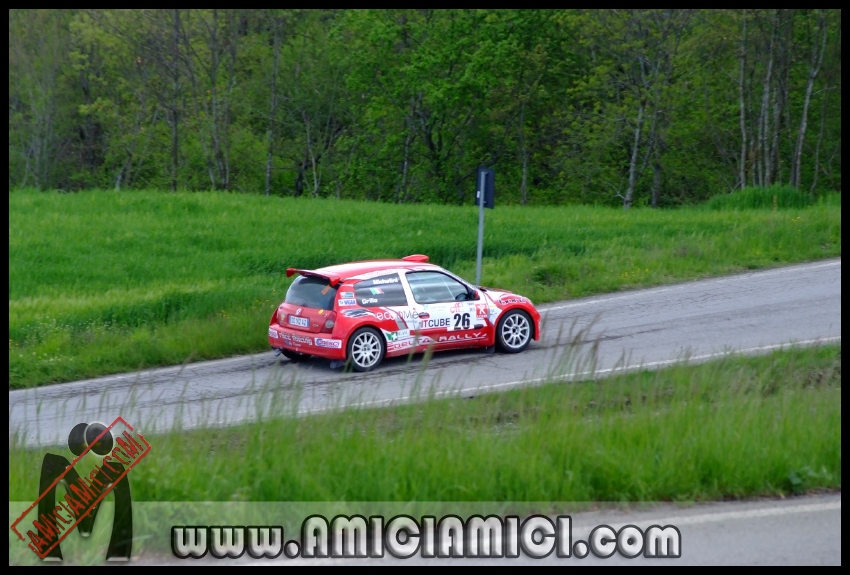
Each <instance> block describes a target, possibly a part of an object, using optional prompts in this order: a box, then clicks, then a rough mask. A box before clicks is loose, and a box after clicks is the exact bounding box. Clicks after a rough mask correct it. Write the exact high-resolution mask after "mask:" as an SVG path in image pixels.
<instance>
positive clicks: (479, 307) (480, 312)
mask: <svg viewBox="0 0 850 575" xmlns="http://www.w3.org/2000/svg"><path fill="white" fill-rule="evenodd" d="M488 313H489V312H488V311H487V304H486V303H477V304H475V317H487V315H488Z"/></svg>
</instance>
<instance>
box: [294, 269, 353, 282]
mask: <svg viewBox="0 0 850 575" xmlns="http://www.w3.org/2000/svg"><path fill="white" fill-rule="evenodd" d="M295 274H300V275H302V276H308V277H311V278H320V279H323V280H328V282H329V283H330V284H331V285H332V286H335V285H336V284H338V283H339V282H340V278H338V277H336V276H326V275H322V274H320V273H316V272H314V271H311V270H298V269H295V268H286V277H288V278H291V277H292V276H293V275H295Z"/></svg>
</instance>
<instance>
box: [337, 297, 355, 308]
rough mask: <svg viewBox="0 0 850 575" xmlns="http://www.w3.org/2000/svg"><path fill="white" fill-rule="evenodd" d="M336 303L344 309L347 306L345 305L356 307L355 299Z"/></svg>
mask: <svg viewBox="0 0 850 575" xmlns="http://www.w3.org/2000/svg"><path fill="white" fill-rule="evenodd" d="M336 303H337V305H339V306H340V307H344V306H347V305H357V300H356V299H341V300H337V302H336Z"/></svg>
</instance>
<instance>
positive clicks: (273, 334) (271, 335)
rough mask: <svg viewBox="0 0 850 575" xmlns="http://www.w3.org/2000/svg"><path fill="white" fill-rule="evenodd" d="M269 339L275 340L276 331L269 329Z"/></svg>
mask: <svg viewBox="0 0 850 575" xmlns="http://www.w3.org/2000/svg"><path fill="white" fill-rule="evenodd" d="M269 337H273V338H275V339H277V330H275V329H274V328H271V327H270V328H269Z"/></svg>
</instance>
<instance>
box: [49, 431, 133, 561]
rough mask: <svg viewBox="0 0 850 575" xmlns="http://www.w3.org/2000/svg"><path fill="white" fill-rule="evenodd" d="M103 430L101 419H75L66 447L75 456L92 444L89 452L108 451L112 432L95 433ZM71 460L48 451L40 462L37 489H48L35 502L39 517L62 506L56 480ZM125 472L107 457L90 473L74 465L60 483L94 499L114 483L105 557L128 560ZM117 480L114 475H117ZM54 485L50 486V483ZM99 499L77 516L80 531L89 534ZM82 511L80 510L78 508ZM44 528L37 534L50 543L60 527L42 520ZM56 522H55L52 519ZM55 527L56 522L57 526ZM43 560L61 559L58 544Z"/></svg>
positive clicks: (101, 453)
mask: <svg viewBox="0 0 850 575" xmlns="http://www.w3.org/2000/svg"><path fill="white" fill-rule="evenodd" d="M104 430H106V426H105V425H103V424H102V423H92V424H88V423H78V424H77V425H76V426H74V429H72V430H71V433H69V434H68V447H69V448H70V450H71V453H73V454H74V455H75V456H77V457H79V456H80V455H81V454H82V453H83V451H85V450H86V448H88V447H91V452H92V453H94V454H95V455H98V456H100V457H105V456H107V455H109V453H110V452H111V451H112V447H113V445H114V440H113V438H112V433H111V432H110V431H106V433H104V435H103V437H101V438H100V439H98V440H97V441H95V440H96V439H97V437H98V436H99V435H100V434H101V433H103V432H104ZM70 465H71V463H70V462H69V461H68V459H67V458H66V457H63V456H61V455H54V454H52V453H47V454H45V456H44V461H42V463H41V478H40V479H39V485H38V492H39V493H44V492H45V491H46V490H47V489H50V491H49V493H47V494H46V495H45V496H44V497H43V498H42V499H41V500H40V501H39V502H38V516H39V517H40V518H50V517H51V516H52V515H53V514H54V510H55V509H56V507H57V506H62V504H63V501H62V500H60V502H59V505H57V502H56V485H53V483H54V482H56V480H57V478H59V477H60V476H61V475H62V474H63V473H64V472H65V470H66V469H67V468H68V467H70ZM123 473H124V466H123V465H122V464H121V463H119V462H117V461H115V460H114V458H110V461H109V462H108V463H107V462H106V461H104V462H103V465H102V466H96V468H95V471H92V473H91V475H90V476H89V477H84V478H82V479H81V478H80V475H79V473H78V472H77V470H76V469H68V472H67V473H65V475H64V477H62V479H61V481H60V482H61V483H62V484H63V485H64V486H65V489H66V490H67V491H68V493H69V494H70V493H72V490H73V492H74V493H77V492H79V491H81V490H87V491H86V495H87V496H90V497H91V498H92V500H97V499H98V498H99V497H100V496H101V494H102V493H103V492H104V491H106V490H107V489H108V488H109V486H110V485H112V484H113V483H114V488H113V489H112V493H113V494H114V497H115V519H114V520H113V522H112V536H111V537H110V539H109V549H108V550H107V552H106V559H107V560H108V561H129V560H130V554H131V551H132V545H133V511H132V501H131V498H130V483H129V480H128V479H127V476H126V475H125V476H124V477H121V475H122V474H123ZM119 477H120V479H118V480H117V483H116V482H115V480H116V478H119ZM51 485H53V487H52V488H51V487H50V486H51ZM101 502H102V500H101V501H100V502H98V503H97V504H95V505H93V506H92V507H91V508H90V510H89V511H88V515H86V516H85V517H83V518H82V519H81V520H80V523H79V525H78V528H79V530H80V535H82V536H83V537H88V536H89V535H91V532H92V528H93V527H94V521H95V519H96V518H97V512H98V509H100V503H101ZM74 511H75V513H73V515H75V516H77V512H78V511H77V510H74ZM79 513H82V512H79ZM43 525H44V526H45V528H44V529H41V528H39V537H41V538H42V539H44V540H46V541H49V542H50V545H53V544H54V543H55V542H56V541H57V539H59V536H60V530H59V529H58V528H57V529H53V528H51V525H50V522H45V523H44V524H43ZM54 525H55V522H54ZM57 527H58V526H57ZM44 560H45V561H61V560H62V551H61V549H60V545H56V546H55V547H53V549H51V551H50V552H49V553H48V554H47V555H46V556H45V557H44Z"/></svg>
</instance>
